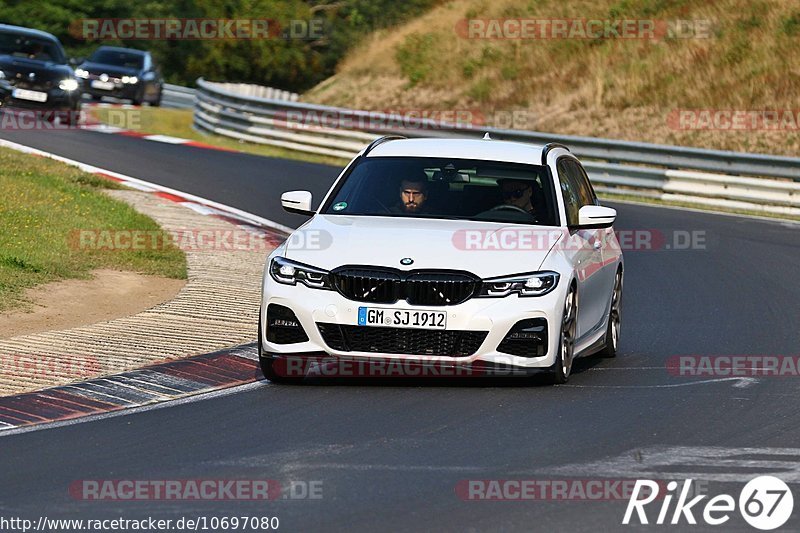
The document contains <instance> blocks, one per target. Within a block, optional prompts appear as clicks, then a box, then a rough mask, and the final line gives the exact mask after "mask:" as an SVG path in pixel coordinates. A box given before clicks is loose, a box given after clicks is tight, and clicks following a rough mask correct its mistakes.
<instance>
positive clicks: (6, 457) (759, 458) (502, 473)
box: [0, 131, 800, 531]
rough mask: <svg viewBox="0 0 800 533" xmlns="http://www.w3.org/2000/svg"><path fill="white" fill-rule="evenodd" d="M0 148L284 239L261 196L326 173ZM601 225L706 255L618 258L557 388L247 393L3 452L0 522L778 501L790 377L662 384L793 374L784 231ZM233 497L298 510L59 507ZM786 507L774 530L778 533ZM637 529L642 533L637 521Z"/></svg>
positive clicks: (758, 226)
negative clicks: (750, 367) (703, 499)
mask: <svg viewBox="0 0 800 533" xmlns="http://www.w3.org/2000/svg"><path fill="white" fill-rule="evenodd" d="M1 136H2V137H3V138H7V139H9V140H12V141H15V142H19V143H22V144H26V145H29V146H33V147H36V148H40V149H43V150H48V151H52V152H54V153H57V154H59V155H63V156H65V157H69V158H72V159H76V160H79V161H82V162H85V163H89V164H93V165H97V166H100V167H104V168H107V169H110V170H114V171H117V172H121V173H124V174H128V175H132V176H135V177H138V178H141V179H145V180H148V181H153V182H156V183H159V184H162V185H166V186H169V187H173V188H176V189H179V190H182V191H185V192H189V193H193V194H196V195H199V196H203V197H206V198H209V199H212V200H215V201H218V202H221V203H225V204H228V205H231V206H234V207H237V208H240V209H243V210H246V211H249V212H252V213H255V214H257V215H260V216H264V217H267V218H270V219H273V220H276V221H278V222H281V223H283V224H287V225H291V226H296V225H297V224H299V223H300V222H302V220H303V219H302V218H301V217H296V216H293V215H288V214H286V213H284V212H282V211H281V210H280V207H279V201H278V198H279V195H280V193H281V192H282V191H284V190H287V189H309V190H311V191H312V192H313V193H314V195H315V198H316V199H317V200H319V199H320V198H321V194H322V193H323V192H324V191H325V190H326V188H327V187H328V185H329V184H330V183H331V181H332V180H333V179H334V178H335V177H336V175H337V174H338V169H335V168H331V167H326V166H323V165H314V164H308V163H299V162H294V161H285V160H277V159H268V158H263V157H257V156H251V155H243V154H234V153H226V152H219V151H211V150H203V149H199V148H190V147H181V146H172V145H168V144H162V143H157V142H150V141H145V140H140V139H133V138H126V137H123V136H117V135H104V134H100V133H94V132H85V131H70V132H49V133H48V132H14V133H11V132H3V133H2V135H1ZM615 207H617V208H618V210H619V219H618V222H617V225H616V228H617V229H618V230H623V231H624V230H639V231H641V230H653V231H654V232H658V234H659V235H663V236H665V237H666V239H667V241H666V242H667V243H672V242H673V241H672V235H675V234H676V233H675V232H679V234H680V235H685V234H686V232H702V233H701V234H702V235H703V238H704V242H705V246H704V247H702V248H699V249H693V250H675V249H672V248H671V249H666V248H665V247H662V249H660V250H649V251H648V250H638V251H637V250H632V251H626V278H625V283H626V285H625V293H624V299H623V301H624V306H623V313H624V314H623V332H622V341H621V352H622V353H621V354H620V356H619V357H618V358H617V359H615V360H602V359H593V358H590V359H586V360H582V361H581V362H580V363H579V364H577V368H576V369H575V371H574V372H575V373H574V374H573V376H572V378H571V379H570V382H569V384H568V385H566V386H560V387H549V386H542V385H541V384H539V383H538V382H536V381H535V380H534V382H533V383H532V384H531V383H530V382H529V383H521V382H517V381H513V382H503V381H499V382H497V381H495V382H486V383H483V382H480V381H479V382H460V381H454V380H449V381H447V382H441V381H440V382H433V383H419V382H410V381H392V382H388V383H387V382H383V383H381V382H372V383H356V384H352V383H350V384H346V383H345V384H341V383H339V384H312V385H307V386H300V387H288V386H276V385H272V384H270V383H268V382H266V381H264V382H260V383H259V384H256V385H254V386H246V387H244V388H242V389H239V390H236V391H233V392H232V393H231V394H227V395H221V396H217V397H212V398H208V399H202V400H199V401H195V402H190V403H185V404H181V405H177V406H167V407H164V408H160V409H155V410H149V411H145V412H138V413H133V414H128V415H125V416H117V417H111V418H106V419H102V420H95V421H91V422H86V423H79V424H75V425H70V426H65V427H58V428H52V429H47V430H42V431H32V432H29V433H23V434H18V435H9V436H2V437H0V450H2V459H0V475H2V479H3V483H2V486H0V514H2V515H4V516H23V517H29V518H35V517H38V516H40V515H42V514H43V513H44V514H46V515H47V516H48V517H50V518H115V517H125V518H142V517H148V516H151V517H155V518H159V519H173V520H174V519H179V518H181V517H192V518H197V517H201V516H204V517H212V516H216V517H223V516H234V515H237V516H243V515H249V516H277V517H279V519H280V529H281V530H284V531H309V530H316V529H332V530H339V531H346V530H392V531H394V530H401V531H410V530H428V531H434V530H435V531H441V530H448V531H461V530H467V531H470V530H497V529H500V530H519V531H531V530H536V531H539V530H547V529H552V530H557V531H566V530H575V531H597V530H600V529H603V528H607V529H610V530H625V529H633V528H630V527H625V526H621V525H620V523H621V521H622V516H623V514H624V511H625V506H626V501H624V500H620V501H595V502H588V501H465V500H464V499H462V498H461V497H460V495H462V496H463V494H462V493H460V492H457V491H456V487H457V486H463V485H459V482H461V483H462V484H463V483H464V481H463V480H508V479H527V480H564V479H581V480H590V479H599V478H602V479H623V478H625V479H629V478H634V479H635V478H637V477H639V478H642V477H648V476H650V477H651V478H652V479H661V480H666V479H680V480H683V479H684V478H686V477H695V478H696V479H707V480H709V482H708V485H707V488H708V492H709V493H710V494H711V495H716V494H721V493H730V494H733V495H734V497H738V494H739V491H740V490H741V488H742V486H743V483H744V482H746V481H747V480H749V479H751V478H752V477H754V476H755V475H757V474H761V473H765V472H774V473H775V475H777V476H779V477H781V478H782V479H783V480H784V481H786V482H789V483H793V484H794V485H793V486H794V487H795V493H797V492H796V487H797V486H798V485H797V484H798V483H800V466H798V465H800V410H798V408H797V406H798V403H797V399H798V392H799V391H800V387H799V386H798V384H800V379H798V378H797V377H794V378H793V377H771V376H761V377H756V378H750V379H740V378H735V379H734V378H725V377H719V376H712V377H685V376H674V375H671V374H670V373H669V372H668V371H667V369H666V368H665V366H666V364H667V361H668V359H669V358H670V357H671V356H676V355H701V356H703V355H717V356H719V355H755V356H761V355H768V356H773V355H787V356H788V355H795V356H796V355H799V354H798V352H799V351H800V350H798V346H800V330H799V329H798V327H797V325H798V324H800V305H798V302H799V301H800V283H798V281H797V272H798V268H797V265H798V258H800V231H798V226H796V225H791V224H788V223H779V222H766V221H759V220H752V219H745V218H737V217H728V216H720V215H709V214H701V213H695V212H688V211H681V210H674V209H663V208H655V207H643V206H634V205H622V204H619V205H615ZM741 448H752V449H748V450H741ZM234 478H235V479H273V480H277V481H279V482H281V483H282V485H283V486H288V485H289V484H290V483H291V482H293V481H294V482H296V483H295V485H294V486H295V487H296V488H297V490H296V494H295V496H297V497H296V498H285V499H284V498H281V499H278V500H276V501H272V502H268V503H264V502H261V503H254V502H234V501H196V502H186V501H183V502H174V501H155V502H153V501H148V502H141V501H131V502H120V501H112V502H108V501H99V502H98V501H81V500H76V499H74V498H73V497H71V496H70V493H69V487H70V484H71V483H73V482H75V481H77V480H85V479H117V480H119V479H135V480H136V479H138V480H142V479H150V480H152V479H156V480H167V479H234ZM312 482H313V483H312ZM320 482H321V487H322V488H321V496H322V497H321V498H319V499H307V498H303V497H302V496H303V494H302V493H303V492H304V491H303V486H304V484H308V483H312V485H313V486H315V487H318V486H320ZM284 494H288V493H284ZM796 503H797V502H796ZM654 505H655V504H654ZM798 507H800V506H799V505H796V506H795V512H794V515H793V517H792V518H791V519H790V522H789V524H794V525H795V527H796V524H797V523H798V522H797V520H798V517H800V511H798V510H797V509H798ZM650 513H651V514H650V515H649V516H650V517H651V520H655V516H656V515H657V513H658V508H654V510H652V511H650ZM701 513H702V510H701V511H700V514H701ZM695 515H696V516H697V515H698V512H695ZM697 518H698V519H699V521H700V522H701V523H702V519H701V518H700V517H697ZM681 526H682V527H681V528H680V529H684V530H691V531H703V530H707V529H716V530H725V531H731V530H740V531H752V530H753V529H752V528H751V527H750V526H749V525H748V524H747V523H746V522H745V521H744V520H743V519H742V518H741V516H739V515H738V514H734V515H733V516H732V518H731V520H730V522H728V523H727V524H725V526H723V527H721V528H720V527H717V528H709V527H707V526H688V525H687V524H686V522H685V521H684V522H682V523H681ZM657 527H658V526H651V527H650V529H652V528H657ZM642 529H648V528H642Z"/></svg>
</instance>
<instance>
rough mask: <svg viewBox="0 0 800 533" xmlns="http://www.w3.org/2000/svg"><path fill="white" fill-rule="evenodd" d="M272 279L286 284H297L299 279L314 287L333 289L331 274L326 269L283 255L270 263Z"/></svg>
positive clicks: (304, 283)
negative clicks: (291, 259) (292, 259)
mask: <svg viewBox="0 0 800 533" xmlns="http://www.w3.org/2000/svg"><path fill="white" fill-rule="evenodd" d="M269 273H270V275H271V276H272V279H274V280H275V281H277V282H278V283H283V284H285V285H296V284H297V282H298V281H299V282H300V283H302V284H303V285H305V286H307V287H311V288H312V289H327V290H331V289H333V287H332V286H331V281H330V276H329V275H328V272H327V271H326V270H322V269H320V268H316V267H313V266H309V265H304V264H303V263H298V262H296V261H290V260H289V259H286V258H283V257H275V258H273V259H272V262H271V263H270V265H269Z"/></svg>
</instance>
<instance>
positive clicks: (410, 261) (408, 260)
mask: <svg viewBox="0 0 800 533" xmlns="http://www.w3.org/2000/svg"><path fill="white" fill-rule="evenodd" d="M400 264H401V265H403V266H408V265H412V264H414V260H413V259H411V258H410V257H404V258H402V259H401V260H400Z"/></svg>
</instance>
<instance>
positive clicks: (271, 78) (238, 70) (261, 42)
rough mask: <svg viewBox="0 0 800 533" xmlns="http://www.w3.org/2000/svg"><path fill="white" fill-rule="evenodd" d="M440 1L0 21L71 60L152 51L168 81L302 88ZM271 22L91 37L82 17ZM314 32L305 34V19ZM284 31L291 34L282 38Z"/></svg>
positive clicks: (264, 1) (24, 9)
mask: <svg viewBox="0 0 800 533" xmlns="http://www.w3.org/2000/svg"><path fill="white" fill-rule="evenodd" d="M442 1H443V0H339V1H337V0H328V1H321V0H174V1H170V2H167V1H163V0H141V1H138V0H88V1H87V0H0V22H2V23H5V24H14V25H18V26H26V27H31V28H37V29H41V30H44V31H47V32H50V33H52V34H54V35H56V36H57V37H58V38H59V39H61V42H63V43H64V46H65V47H66V49H67V53H68V54H69V55H70V56H71V57H85V56H88V55H89V54H91V52H92V51H93V50H94V49H95V48H97V47H98V46H100V45H102V44H107V45H114V46H130V47H132V48H139V49H146V50H150V51H151V52H153V54H154V55H155V57H156V59H157V60H158V62H159V64H160V65H161V68H162V70H163V73H164V76H165V77H166V79H167V81H169V82H172V83H178V84H182V85H192V84H193V83H194V80H196V79H197V78H198V77H200V76H202V77H204V78H206V79H209V80H224V81H232V82H248V83H257V84H261V85H268V86H272V87H277V88H281V89H286V90H291V91H297V92H302V91H304V90H306V89H308V88H310V87H312V86H314V85H315V84H317V83H319V82H320V81H322V80H324V79H325V78H327V77H328V76H330V75H331V74H333V72H334V69H335V68H336V64H337V63H338V62H339V60H340V59H341V58H342V57H343V56H344V54H345V53H346V52H347V50H349V49H350V48H351V47H353V46H354V45H355V44H357V43H358V41H359V40H360V39H361V38H363V37H364V36H365V35H367V34H368V33H370V32H372V31H374V30H376V29H380V28H386V27H389V26H393V25H397V24H400V23H402V22H404V21H406V20H409V19H410V18H413V17H415V16H418V15H419V14H420V13H422V12H424V11H425V10H427V9H430V8H431V7H432V6H434V5H436V4H439V3H441V2H442ZM112 18H113V19H128V18H132V19H170V18H181V19H187V18H213V19H269V20H271V21H274V25H273V26H272V27H273V28H280V31H279V35H276V36H274V37H271V38H269V39H258V40H255V39H247V40H245V39H238V40H237V39H217V40H124V41H120V40H112V39H108V40H102V41H99V40H94V41H87V40H85V39H83V38H82V36H81V32H80V30H79V28H80V21H81V19H112ZM313 20H316V21H318V22H315V23H314V24H316V26H315V27H316V28H317V29H318V30H319V28H321V31H317V32H316V33H313V34H308V33H307V32H306V28H307V27H309V26H307V25H309V24H310V21H313ZM285 32H288V33H290V35H286V36H284V33H285Z"/></svg>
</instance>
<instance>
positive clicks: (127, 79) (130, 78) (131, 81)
mask: <svg viewBox="0 0 800 533" xmlns="http://www.w3.org/2000/svg"><path fill="white" fill-rule="evenodd" d="M122 83H128V84H130V85H135V84H137V83H139V78H137V77H136V76H122Z"/></svg>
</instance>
